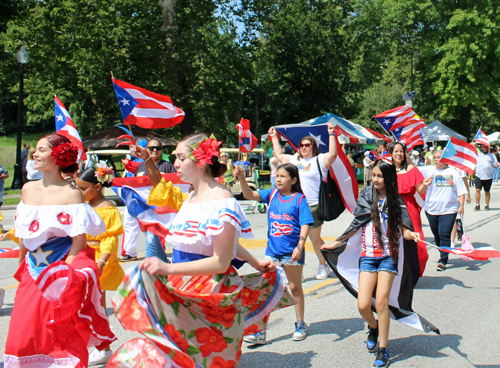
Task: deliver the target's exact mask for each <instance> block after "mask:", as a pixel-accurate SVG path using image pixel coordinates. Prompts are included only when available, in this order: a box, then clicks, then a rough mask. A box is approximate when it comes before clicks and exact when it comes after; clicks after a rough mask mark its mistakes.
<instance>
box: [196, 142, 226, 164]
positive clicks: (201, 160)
mask: <svg viewBox="0 0 500 368" xmlns="http://www.w3.org/2000/svg"><path fill="white" fill-rule="evenodd" d="M221 144H222V141H217V140H216V139H215V138H208V139H207V140H206V141H202V142H200V144H199V146H198V147H197V148H195V149H194V150H193V157H194V158H195V159H196V160H197V161H198V166H199V167H202V166H203V165H205V164H209V165H212V157H213V156H217V157H219V155H220V152H219V151H218V150H217V149H218V148H219V146H220V145H221Z"/></svg>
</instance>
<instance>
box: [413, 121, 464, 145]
mask: <svg viewBox="0 0 500 368" xmlns="http://www.w3.org/2000/svg"><path fill="white" fill-rule="evenodd" d="M420 132H421V133H422V137H423V138H424V141H425V142H439V141H447V140H448V139H450V137H451V136H452V135H453V137H455V138H458V139H461V140H463V141H467V138H465V137H464V136H463V135H462V134H458V133H457V132H455V131H454V130H452V129H450V128H448V127H447V126H446V125H444V124H443V123H441V122H440V121H437V120H436V121H434V122H433V123H432V124H429V125H427V126H426V127H425V128H422V130H420Z"/></svg>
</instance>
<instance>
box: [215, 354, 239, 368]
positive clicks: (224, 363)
mask: <svg viewBox="0 0 500 368" xmlns="http://www.w3.org/2000/svg"><path fill="white" fill-rule="evenodd" d="M235 364H236V362H235V361H234V360H224V359H222V358H221V357H219V356H216V357H215V358H214V359H213V360H212V364H210V368H234V367H235Z"/></svg>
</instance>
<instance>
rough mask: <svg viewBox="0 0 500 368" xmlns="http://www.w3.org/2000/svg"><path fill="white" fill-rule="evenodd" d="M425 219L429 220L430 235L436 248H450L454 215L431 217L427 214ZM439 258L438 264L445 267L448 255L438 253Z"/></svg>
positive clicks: (455, 215) (455, 216)
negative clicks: (432, 236)
mask: <svg viewBox="0 0 500 368" xmlns="http://www.w3.org/2000/svg"><path fill="white" fill-rule="evenodd" d="M425 214H426V215H427V219H428V220H429V226H430V227H431V231H432V234H433V235H434V242H435V243H436V245H437V246H438V247H450V246H451V232H452V230H453V226H454V225H455V219H456V218H457V214H456V213H450V214H447V215H431V214H428V213H427V212H426V213H425ZM440 253H441V258H439V263H442V264H444V265H446V264H447V263H448V253H447V252H443V251H440Z"/></svg>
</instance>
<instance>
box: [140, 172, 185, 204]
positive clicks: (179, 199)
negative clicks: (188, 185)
mask: <svg viewBox="0 0 500 368" xmlns="http://www.w3.org/2000/svg"><path fill="white" fill-rule="evenodd" d="M186 198H187V194H186V193H183V192H181V190H180V188H178V187H176V186H174V185H173V184H172V182H171V181H169V182H168V183H167V182H166V181H165V178H161V181H160V183H159V184H158V185H157V186H156V187H153V188H151V192H150V193H149V197H148V204H149V205H152V206H159V207H170V208H172V209H174V210H176V211H179V209H180V208H181V206H182V203H183V202H184V201H185V200H186Z"/></svg>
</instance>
